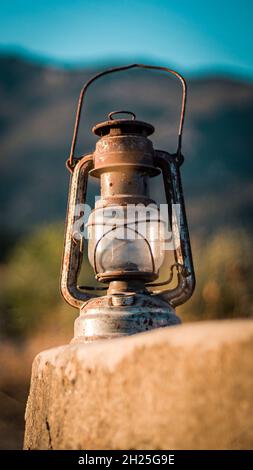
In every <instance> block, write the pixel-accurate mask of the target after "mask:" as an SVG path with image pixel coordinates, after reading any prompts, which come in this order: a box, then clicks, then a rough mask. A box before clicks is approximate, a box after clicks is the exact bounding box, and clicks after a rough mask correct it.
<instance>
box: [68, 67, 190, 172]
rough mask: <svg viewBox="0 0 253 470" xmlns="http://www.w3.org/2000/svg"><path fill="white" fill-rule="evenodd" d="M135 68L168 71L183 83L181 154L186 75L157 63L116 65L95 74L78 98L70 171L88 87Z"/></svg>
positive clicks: (179, 129)
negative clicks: (183, 75) (106, 77)
mask: <svg viewBox="0 0 253 470" xmlns="http://www.w3.org/2000/svg"><path fill="white" fill-rule="evenodd" d="M133 68H141V69H147V70H157V71H162V72H166V73H169V74H171V75H174V76H175V77H176V78H178V79H179V80H180V82H181V85H182V102H181V112H180V120H179V128H178V143H177V154H178V155H180V154H181V147H182V135H183V127H184V119H185V110H186V98H187V86H186V81H185V79H184V77H182V75H180V73H178V72H176V71H175V70H172V69H170V68H168V67H158V66H155V65H145V64H130V65H125V66H123V67H115V68H112V69H108V70H104V71H103V72H100V73H98V74H97V75H94V77H92V78H91V79H90V80H88V81H87V82H86V84H85V85H84V87H83V88H82V90H81V92H80V96H79V100H78V105H77V111H76V119H75V126H74V132H73V138H72V143H71V148H70V154H69V158H68V160H67V162H66V166H67V168H68V169H69V171H70V172H73V169H74V166H75V163H76V162H75V148H76V142H77V136H78V129H79V125H80V118H81V112H82V106H83V102H84V97H85V94H86V91H87V89H88V88H89V86H90V85H91V84H92V83H93V82H95V81H96V80H97V79H98V78H101V77H104V76H105V75H108V74H111V73H116V72H124V71H125V70H130V69H133Z"/></svg>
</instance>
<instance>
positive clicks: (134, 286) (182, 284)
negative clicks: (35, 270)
mask: <svg viewBox="0 0 253 470" xmlns="http://www.w3.org/2000/svg"><path fill="white" fill-rule="evenodd" d="M134 67H139V68H147V69H155V70H162V71H166V72H169V73H172V74H173V75H175V76H176V77H177V78H179V80H180V81H181V84H182V89H183V93H182V108H181V115H180V124H179V132H178V147H177V152H176V154H175V155H171V154H169V153H167V152H164V151H157V150H154V148H153V144H152V142H151V140H150V139H149V138H148V137H149V136H150V135H151V134H152V133H153V132H154V127H153V126H152V125H151V124H148V123H145V122H142V121H138V120H136V116H135V114H134V113H132V112H131V111H113V112H111V113H110V114H109V116H108V118H109V119H108V120H107V121H105V122H102V123H99V124H97V125H96V126H95V127H94V128H93V132H94V133H95V134H96V135H98V136H99V140H98V142H97V144H96V149H95V151H94V153H93V154H92V155H88V156H86V157H82V158H81V159H76V158H75V157H74V152H75V146H76V140H77V134H78V128H79V123H80V116H81V109H82V104H83V99H84V95H85V93H86V90H87V88H88V87H89V85H90V84H91V83H93V82H94V80H96V79H97V78H100V77H102V76H104V75H106V74H109V73H113V72H119V71H124V70H128V69H131V68H134ZM185 105H186V83H185V80H184V79H183V77H182V76H181V75H180V74H178V73H177V72H175V71H173V70H171V69H168V68H165V67H153V66H145V65H142V64H132V65H129V66H125V67H118V68H115V69H110V70H107V71H105V72H102V73H100V74H98V75H96V76H95V77H93V78H91V79H90V80H89V81H88V82H87V83H86V85H85V86H84V88H83V89H82V91H81V94H80V97H79V102H78V109H77V113H76V122H75V129H74V135H73V140H72V145H71V151H70V157H69V160H68V162H67V167H68V168H69V170H70V171H71V173H72V179H71V184H70V196H69V206H68V217H67V227H66V235H65V248H64V257H63V268H62V278H61V291H62V295H63V297H64V298H65V300H66V301H67V302H68V303H69V304H70V305H72V306H74V307H78V308H80V310H81V313H80V316H79V318H78V319H77V320H76V322H75V337H76V338H77V340H78V341H79V340H80V337H81V338H82V340H85V341H90V340H92V339H93V340H94V339H101V338H108V337H115V336H121V335H125V334H134V333H137V332H140V331H145V330H147V329H152V328H157V327H161V326H168V325H172V324H178V323H179V322H180V320H179V318H178V317H177V316H176V314H175V311H174V307H175V306H177V305H180V304H182V303H184V302H186V300H188V299H189V297H190V296H191V295H192V293H193V290H194V286H195V275H194V268H193V262H192V254H191V246H190V238H189V232H188V226H187V219H186V212H185V205H184V197H183V189H182V183H181V176H180V165H181V164H182V162H183V157H182V154H181V145H182V131H183V124H184V116H185ZM123 113H127V114H130V115H131V119H118V116H117V118H116V119H114V117H115V116H116V115H118V114H123ZM160 172H162V175H163V181H164V187H165V192H166V198H167V204H168V215H169V221H170V224H171V226H173V217H172V211H171V204H179V205H180V209H181V214H180V226H179V227H178V226H177V227H176V230H175V231H174V232H173V234H174V237H176V238H177V240H176V242H178V243H176V244H175V249H174V258H175V263H173V265H172V266H170V267H169V268H168V270H169V274H168V277H167V279H166V280H165V281H163V282H157V283H151V282H152V281H153V280H155V279H156V278H157V277H158V272H155V262H154V257H153V253H152V249H151V246H150V245H149V242H148V240H147V239H146V238H145V237H144V240H145V241H146V243H147V245H148V247H149V253H150V259H151V269H150V271H144V270H143V272H142V271H137V270H136V272H135V271H129V272H128V271H127V270H123V269H116V268H115V270H111V271H110V270H108V271H105V272H99V270H98V268H97V264H96V252H97V246H98V244H99V243H100V241H101V239H102V238H103V237H104V236H105V235H103V236H102V237H101V238H100V239H98V240H96V239H95V240H96V243H95V244H94V260H93V261H94V262H93V264H94V269H95V274H96V278H97V279H98V280H99V281H100V282H105V283H109V289H108V292H107V296H104V297H96V295H93V294H90V293H87V292H86V291H87V290H88V291H89V290H90V291H91V290H94V289H95V288H94V287H89V286H78V274H79V270H80V266H81V262H82V257H83V254H82V245H83V244H82V241H81V240H76V239H73V223H74V221H75V217H76V215H75V208H76V205H77V204H84V203H85V200H86V189H87V180H88V174H89V173H90V174H92V175H93V176H95V177H98V178H99V179H100V185H101V199H100V201H99V202H97V203H96V208H95V210H94V213H95V212H96V210H98V209H100V208H106V207H111V206H114V205H120V206H121V207H123V208H124V207H127V205H128V204H140V203H141V204H144V206H148V205H149V204H155V201H153V200H152V199H150V195H149V185H150V178H151V177H152V176H155V175H157V174H159V173H160ZM125 225H126V226H127V227H128V228H129V226H128V224H127V223H126V224H125ZM108 230H109V231H112V230H115V227H114V226H112V227H109V229H108ZM133 231H136V230H135V228H133ZM174 270H176V271H177V278H178V283H177V286H176V287H175V288H172V289H169V288H167V289H166V290H154V288H155V287H161V286H165V285H169V284H170V283H171V282H172V280H173V277H174V276H173V272H174ZM103 289H107V288H106V287H101V288H98V290H103Z"/></svg>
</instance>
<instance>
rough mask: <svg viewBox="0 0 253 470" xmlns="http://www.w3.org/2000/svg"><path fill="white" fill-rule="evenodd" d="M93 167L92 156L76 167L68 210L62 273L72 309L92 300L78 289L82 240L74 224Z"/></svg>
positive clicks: (63, 293) (63, 284)
mask: <svg viewBox="0 0 253 470" xmlns="http://www.w3.org/2000/svg"><path fill="white" fill-rule="evenodd" d="M92 167H93V158H92V155H88V156H86V157H84V158H82V159H81V160H80V161H79V163H78V164H77V165H76V167H75V169H74V172H73V175H72V178H71V181H70V192H69V201H68V210H67V220H66V231H65V243H64V252H63V261H62V271H61V293H62V295H63V297H64V299H65V300H66V302H68V303H69V304H70V305H72V307H77V308H80V307H81V306H82V305H83V304H84V302H87V300H89V299H90V298H91V296H90V295H89V294H87V293H86V292H83V291H82V290H80V289H78V287H77V284H78V274H79V271H80V268H81V263H82V258H83V254H82V240H76V239H74V238H73V224H74V222H75V218H76V215H75V210H76V205H77V204H84V203H85V200H86V191H87V182H88V174H89V171H90V170H91V168H92Z"/></svg>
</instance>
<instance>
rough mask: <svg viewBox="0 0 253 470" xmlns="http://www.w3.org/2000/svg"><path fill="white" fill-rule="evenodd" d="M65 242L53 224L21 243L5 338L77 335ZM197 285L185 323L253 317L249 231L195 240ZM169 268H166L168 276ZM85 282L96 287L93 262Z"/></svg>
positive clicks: (11, 278)
mask: <svg viewBox="0 0 253 470" xmlns="http://www.w3.org/2000/svg"><path fill="white" fill-rule="evenodd" d="M63 238H64V227H63V225H62V224H59V223H57V224H50V225H48V226H43V227H40V228H39V229H37V230H36V231H35V232H34V233H32V234H30V235H29V236H28V237H25V238H24V239H21V240H20V241H19V243H17V244H16V246H15V247H14V248H13V250H12V251H11V252H10V254H9V257H8V260H7V264H6V266H4V267H3V268H2V271H1V285H2V289H1V296H0V308H1V311H2V312H3V315H2V319H1V321H2V325H1V334H2V335H5V336H8V335H11V336H13V337H16V338H19V339H22V338H23V339H25V338H27V337H29V336H30V335H34V334H35V333H36V332H37V331H45V330H47V329H54V330H55V334H57V333H60V335H61V334H62V333H63V332H66V334H69V335H70V336H71V334H72V331H71V330H72V327H73V321H74V317H75V315H76V313H77V312H76V311H75V310H74V309H72V308H71V307H68V306H67V305H66V304H65V302H64V301H63V300H62V298H61V295H60V292H59V274H60V267H61V256H62V247H63ZM192 245H193V255H194V262H195V269H196V277H197V287H196V291H195V294H194V296H193V298H192V299H191V300H190V301H189V302H188V303H187V304H185V305H184V306H182V307H180V308H179V314H181V316H182V318H183V320H184V321H194V320H206V319H214V318H217V319H218V318H220V319H222V318H234V317H249V316H251V315H252V316H253V303H252V300H253V298H252V297H253V291H252V284H253V266H252V262H251V255H250V254H251V252H252V249H253V246H252V239H251V237H250V236H249V235H248V234H247V232H246V231H243V230H242V229H237V230H228V229H226V230H223V231H220V232H219V231H218V232H217V233H214V234H212V235H209V236H206V237H197V236H193V237H192ZM165 271H166V265H165V266H164V268H163V270H162V274H165ZM82 281H83V282H84V283H88V284H93V285H94V276H93V272H92V269H91V268H90V266H89V265H88V262H87V259H85V261H84V265H83V269H82Z"/></svg>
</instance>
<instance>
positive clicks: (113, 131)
mask: <svg viewBox="0 0 253 470" xmlns="http://www.w3.org/2000/svg"><path fill="white" fill-rule="evenodd" d="M116 114H130V115H131V116H132V119H124V118H123V119H122V118H121V119H114V118H113V116H114V115H116ZM108 118H109V120H108V121H104V122H100V123H98V124H96V126H94V127H93V128H92V132H93V133H94V134H96V135H98V136H99V137H104V136H106V135H114V136H116V135H122V134H130V135H131V134H135V135H142V136H144V137H147V136H149V135H151V134H153V132H154V130H155V128H154V127H153V126H152V124H148V123H147V122H143V121H137V120H136V116H135V114H134V113H133V112H132V111H112V112H111V113H109V114H108Z"/></svg>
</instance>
